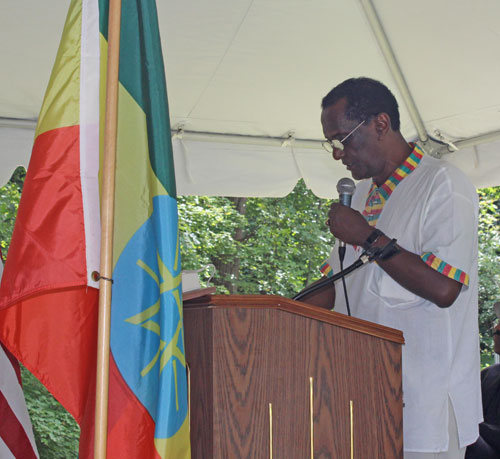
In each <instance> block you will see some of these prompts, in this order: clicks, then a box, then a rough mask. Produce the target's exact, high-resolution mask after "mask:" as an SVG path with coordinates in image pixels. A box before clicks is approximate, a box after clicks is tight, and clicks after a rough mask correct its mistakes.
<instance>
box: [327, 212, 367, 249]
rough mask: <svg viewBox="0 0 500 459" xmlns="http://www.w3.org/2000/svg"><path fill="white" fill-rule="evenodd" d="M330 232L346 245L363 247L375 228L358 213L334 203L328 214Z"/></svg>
mask: <svg viewBox="0 0 500 459" xmlns="http://www.w3.org/2000/svg"><path fill="white" fill-rule="evenodd" d="M327 224H328V226H329V227H330V232H331V233H332V234H333V235H334V236H335V237H336V238H338V239H340V240H341V241H343V242H345V243H346V244H355V245H359V246H362V245H363V243H364V242H365V241H366V239H367V238H368V236H369V235H370V234H371V232H372V231H373V228H372V227H371V226H370V225H369V224H368V222H367V221H366V220H365V218H364V217H363V215H361V214H360V213H359V212H358V211H356V210H354V209H351V208H350V207H346V206H344V205H342V204H339V203H333V204H332V205H331V207H330V211H329V212H328V221H327Z"/></svg>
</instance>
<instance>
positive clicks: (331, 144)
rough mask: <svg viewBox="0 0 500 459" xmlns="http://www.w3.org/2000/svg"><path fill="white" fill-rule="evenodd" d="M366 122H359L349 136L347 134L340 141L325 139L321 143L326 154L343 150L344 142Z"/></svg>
mask: <svg viewBox="0 0 500 459" xmlns="http://www.w3.org/2000/svg"><path fill="white" fill-rule="evenodd" d="M365 122H366V119H364V120H363V121H361V123H359V124H358V125H357V126H356V127H355V128H354V129H353V130H352V131H351V132H349V134H347V135H346V136H345V137H344V138H343V139H342V140H337V139H332V140H329V139H326V140H325V141H323V142H322V143H321V145H322V146H323V148H324V149H325V150H326V151H327V152H328V153H333V152H334V151H335V150H340V151H343V150H344V142H345V141H346V140H347V139H348V138H349V137H350V136H351V135H352V134H354V133H355V132H356V131H357V130H358V129H359V128H360V127H361V126H362V125H363V124H364V123H365Z"/></svg>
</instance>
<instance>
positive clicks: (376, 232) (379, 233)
mask: <svg viewBox="0 0 500 459" xmlns="http://www.w3.org/2000/svg"><path fill="white" fill-rule="evenodd" d="M383 234H384V233H382V231H380V230H379V229H376V228H375V229H374V230H373V231H372V232H371V233H370V235H369V236H368V237H367V238H366V241H365V242H363V249H365V250H370V249H371V247H372V245H373V244H375V242H377V239H378V238H379V237H380V236H382V235H383Z"/></svg>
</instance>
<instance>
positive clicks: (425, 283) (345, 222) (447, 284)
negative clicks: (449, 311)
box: [328, 203, 462, 308]
mask: <svg viewBox="0 0 500 459" xmlns="http://www.w3.org/2000/svg"><path fill="white" fill-rule="evenodd" d="M328 216H329V225H330V231H331V232H332V233H333V234H334V236H335V237H337V238H339V239H340V240H341V241H344V242H346V243H348V244H354V245H358V246H362V245H363V243H364V242H365V241H366V239H367V238H368V236H369V235H370V234H371V233H372V231H373V229H374V228H373V227H371V226H370V225H369V224H368V222H367V221H366V220H365V218H364V217H363V216H362V215H361V214H360V213H359V212H357V211H355V210H353V209H350V208H348V207H346V206H342V205H340V204H336V203H335V204H332V207H331V209H330V212H329V214H328ZM390 240H391V239H390V238H389V237H388V236H385V235H383V236H380V237H379V238H378V240H377V241H376V243H374V244H373V247H380V248H382V247H384V246H386V245H387V244H388V243H389V242H390ZM398 248H400V252H399V253H397V254H396V255H394V256H393V257H391V258H389V259H388V260H386V261H379V262H378V264H379V266H380V267H381V268H382V269H383V270H384V271H385V272H386V273H387V274H389V276H391V277H392V278H393V279H394V280H395V281H396V282H397V283H398V284H400V285H401V286H403V287H404V288H406V289H407V290H409V291H410V292H412V293H415V294H416V295H418V296H420V297H422V298H425V299H426V300H429V301H431V302H433V303H434V304H436V305H437V306H439V307H441V308H446V307H449V306H451V305H452V304H453V302H454V301H455V300H456V298H457V296H458V294H459V293H460V289H461V288H462V284H461V283H460V282H458V281H456V280H454V279H451V278H449V277H446V276H445V275H444V274H441V273H440V272H438V271H436V270H434V269H432V268H431V267H430V266H428V265H427V264H426V263H425V262H424V261H423V260H422V259H421V258H420V256H418V255H416V254H414V253H412V252H409V251H408V250H405V249H404V248H403V247H400V246H399V245H398Z"/></svg>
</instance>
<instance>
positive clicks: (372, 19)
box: [360, 0, 428, 142]
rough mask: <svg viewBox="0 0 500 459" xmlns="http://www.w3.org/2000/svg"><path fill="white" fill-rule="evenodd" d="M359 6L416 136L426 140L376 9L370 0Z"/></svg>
mask: <svg viewBox="0 0 500 459" xmlns="http://www.w3.org/2000/svg"><path fill="white" fill-rule="evenodd" d="M360 2H361V6H362V7H363V10H364V12H365V15H366V18H367V19H368V22H369V23H370V26H371V28H372V31H373V33H374V34H375V38H376V39H377V42H378V44H379V46H380V49H381V51H382V54H383V55H384V57H385V60H386V61H387V65H388V66H389V70H390V72H391V74H392V76H393V77H394V79H395V80H396V84H397V86H398V89H399V91H400V92H401V97H402V98H403V100H404V101H405V104H406V107H407V108H408V112H409V113H410V116H411V119H412V121H413V124H414V126H415V128H416V129H417V132H418V137H419V139H420V141H421V142H427V139H428V135H427V131H426V129H425V125H424V122H423V121H422V117H421V116H420V113H419V111H418V108H417V105H416V104H415V101H414V100H413V96H412V95H411V92H410V88H408V85H407V84H406V80H405V77H404V76H403V72H402V71H401V67H400V66H399V63H398V61H397V59H396V56H395V55H394V51H393V50H392V47H391V44H390V43H389V39H388V38H387V35H386V34H385V31H384V27H383V26H382V23H381V22H380V19H379V17H378V14H377V11H376V10H375V7H374V6H373V2H372V0H360Z"/></svg>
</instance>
